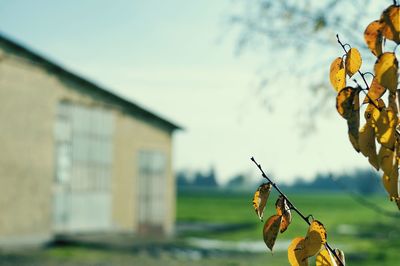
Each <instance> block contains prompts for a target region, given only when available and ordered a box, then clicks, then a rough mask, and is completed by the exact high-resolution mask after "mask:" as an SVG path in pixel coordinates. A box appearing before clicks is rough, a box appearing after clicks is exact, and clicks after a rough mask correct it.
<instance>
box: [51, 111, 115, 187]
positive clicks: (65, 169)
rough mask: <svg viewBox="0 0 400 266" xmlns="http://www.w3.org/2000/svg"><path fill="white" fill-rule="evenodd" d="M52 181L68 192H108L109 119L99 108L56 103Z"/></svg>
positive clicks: (111, 132)
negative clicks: (54, 173)
mask: <svg viewBox="0 0 400 266" xmlns="http://www.w3.org/2000/svg"><path fill="white" fill-rule="evenodd" d="M56 123H57V124H56V129H55V135H56V145H57V152H56V153H57V156H56V157H57V158H56V163H57V171H56V181H57V182H58V183H65V184H66V185H68V186H69V189H70V190H72V191H102V190H109V189H110V180H111V174H112V173H111V170H112V157H113V154H112V153H113V149H112V141H113V116H112V114H111V113H110V112H108V111H106V110H103V109H101V108H94V107H85V106H79V105H73V104H69V103H60V104H59V108H58V116H57V122H56Z"/></svg>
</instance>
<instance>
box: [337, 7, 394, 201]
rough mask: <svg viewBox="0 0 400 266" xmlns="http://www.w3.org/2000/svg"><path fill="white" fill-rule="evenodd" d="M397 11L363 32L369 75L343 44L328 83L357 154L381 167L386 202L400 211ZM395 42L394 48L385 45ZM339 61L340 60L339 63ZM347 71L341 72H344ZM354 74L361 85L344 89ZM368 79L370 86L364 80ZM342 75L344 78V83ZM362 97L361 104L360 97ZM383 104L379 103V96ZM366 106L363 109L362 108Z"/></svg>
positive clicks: (354, 52)
mask: <svg viewBox="0 0 400 266" xmlns="http://www.w3.org/2000/svg"><path fill="white" fill-rule="evenodd" d="M399 13H400V7H399V6H398V5H396V4H393V5H391V6H389V7H388V8H386V9H385V10H384V11H383V12H382V15H381V17H380V19H379V20H375V21H372V22H371V23H370V24H369V25H368V26H367V27H366V29H365V31H364V39H365V42H366V44H367V46H368V48H369V49H370V51H371V52H372V54H373V55H374V56H376V57H377V59H376V61H375V65H374V70H373V71H374V74H372V73H369V72H368V73H363V72H361V71H360V67H361V65H362V59H361V55H360V53H359V52H358V49H357V48H350V49H349V50H347V49H346V47H347V46H349V47H350V45H348V44H342V42H341V41H340V39H339V36H337V40H338V43H339V44H340V45H341V47H342V48H343V50H344V52H345V54H344V55H343V56H342V57H338V58H336V59H334V61H333V62H332V64H331V67H330V81H331V84H332V86H333V88H334V89H335V91H336V92H337V93H338V94H337V97H336V109H337V111H338V113H339V114H340V115H341V116H342V117H343V118H344V119H345V120H346V121H347V125H348V136H349V140H350V142H351V144H352V145H353V147H354V149H355V150H356V151H357V152H361V153H362V154H363V155H364V156H365V157H367V158H368V161H369V163H370V164H371V165H372V166H373V167H374V168H375V169H376V170H379V169H381V170H382V172H383V174H382V183H383V186H384V188H385V189H386V191H387V193H388V194H389V199H390V200H391V201H394V202H395V203H396V204H397V206H398V208H399V209H400V196H399V192H398V178H399V172H398V169H399V167H398V165H399V162H400V132H399V130H398V129H399V108H398V105H399V100H400V94H399V93H398V90H399V83H398V60H397V58H396V53H395V51H396V48H397V47H398V46H399V44H400V15H399ZM390 42H394V43H395V46H394V50H393V51H391V50H389V49H388V48H387V47H388V44H390ZM343 58H345V60H344V62H343ZM344 73H346V74H344ZM355 73H358V74H359V75H360V76H361V78H362V80H363V82H364V83H365V87H362V86H361V85H360V84H358V82H356V86H349V85H347V83H348V80H349V79H350V78H352V76H353V75H354V74H355ZM367 74H371V75H373V79H372V81H371V83H370V84H369V83H368V82H367V81H366V79H365V76H366V75H367ZM346 76H347V77H348V78H347V79H346ZM361 93H363V94H364V99H363V100H362V101H360V94H361ZM385 95H386V96H387V100H386V101H384V96H385ZM364 106H366V107H364ZM362 108H365V111H364V118H365V119H364V122H363V123H364V124H363V125H362V127H361V128H360V123H361V122H362V121H361V120H360V110H361V109H362Z"/></svg>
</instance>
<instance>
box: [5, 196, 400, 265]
mask: <svg viewBox="0 0 400 266" xmlns="http://www.w3.org/2000/svg"><path fill="white" fill-rule="evenodd" d="M287 196H289V198H290V199H291V200H292V201H293V203H294V204H295V205H296V206H297V207H298V208H299V209H300V210H301V211H302V212H303V213H304V214H305V215H309V214H312V215H313V217H315V218H316V219H318V220H320V221H321V222H322V223H324V225H325V227H326V229H327V233H328V242H329V243H330V245H331V246H333V247H338V248H340V249H342V250H343V251H344V252H345V254H346V263H347V265H350V266H354V265H363V266H369V265H371V266H372V265H387V266H389V265H390V266H393V265H400V252H399V251H400V216H399V215H398V213H399V214H400V212H399V211H398V210H397V207H395V205H394V204H393V203H392V202H389V201H388V200H387V199H386V197H385V196H383V195H377V196H373V197H371V196H368V197H366V198H365V199H366V200H368V202H372V203H373V204H375V205H377V206H379V208H381V209H383V210H384V211H387V212H389V213H391V214H394V215H395V217H391V216H388V215H383V214H380V213H378V212H376V210H372V209H371V208H369V207H366V206H365V204H360V203H358V202H357V201H355V200H354V199H353V198H352V197H351V196H349V195H347V194H328V193H322V192H320V193H297V194H291V193H288V195H287ZM275 199H276V195H274V194H273V195H271V196H270V200H269V202H268V204H267V209H266V213H265V215H264V217H265V218H268V217H269V216H270V215H271V214H273V213H274V212H275V207H274V204H275ZM192 225H196V226H197V227H196V226H194V227H190V226H192ZM204 225H208V226H213V225H214V226H215V225H217V226H219V227H208V228H207V227H206V228H203V227H202V226H204ZM184 226H186V229H185V230H182V228H184ZM188 226H189V227H188ZM188 228H189V229H190V228H192V229H190V230H188ZM193 228H195V229H196V228H197V229H196V230H195V229H193ZM199 228H200V230H198V229H199ZM210 228H213V229H212V230H210ZM216 228H217V229H216ZM218 228H220V229H218ZM262 228H263V223H261V222H260V221H259V220H258V218H257V216H256V214H255V212H254V210H253V207H252V193H251V192H249V193H236V194H234V193H228V192H222V191H219V192H218V191H202V192H201V191H197V192H185V193H179V195H178V200H177V230H178V235H177V236H176V238H173V239H151V240H150V239H138V238H136V237H135V236H132V238H125V245H121V243H120V242H118V241H121V239H120V238H118V236H116V238H115V240H116V241H117V243H119V245H120V246H121V247H118V246H116V245H115V244H113V242H112V241H111V240H112V239H111V238H107V241H106V245H104V243H103V245H90V244H89V245H87V244H86V245H85V244H83V243H80V244H79V243H72V244H68V245H65V244H64V245H53V246H49V247H47V248H44V249H39V250H22V251H19V252H17V253H15V252H11V253H10V252H6V251H0V266H1V265H19V266H27V265H29V266H32V265H35V266H36V265H38V266H39V265H40V266H51V265H63V266H78V265H79V266H82V265H87V266H89V265H90V266H94V265H102V266H105V265H107V266H123V265H138V266H142V265H149V266H152V265H160V263H162V265H163V266H184V265H193V266H203V265H205V266H216V265H229V266H258V265H277V266H281V265H288V261H287V253H286V250H285V249H286V247H287V245H288V244H289V242H290V240H291V239H292V238H294V237H296V236H304V235H305V234H306V231H307V225H306V223H305V222H304V221H303V220H301V219H300V217H298V216H297V215H296V214H293V221H292V224H291V225H290V226H289V228H288V230H287V231H286V232H285V233H284V234H280V235H279V237H278V242H277V244H278V243H280V244H281V245H280V246H281V247H282V248H281V250H275V251H274V254H273V255H272V254H271V252H269V251H267V248H266V247H265V251H264V245H263V243H262V233H261V232H262ZM193 239H203V240H204V239H205V240H212V241H215V240H217V241H219V243H238V242H241V241H247V242H246V243H256V242H257V243H258V244H260V246H261V248H262V250H261V252H258V253H256V252H255V253H251V252H247V253H246V252H240V251H235V250H228V251H227V250H223V249H219V248H214V249H211V248H210V249H207V248H206V249H204V248H199V247H196V245H194V244H193V242H190V241H191V240H193ZM260 241H261V243H260ZM285 245H286V246H285ZM310 265H315V264H314V263H312V261H310Z"/></svg>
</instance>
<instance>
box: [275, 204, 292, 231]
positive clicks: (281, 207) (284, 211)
mask: <svg viewBox="0 0 400 266" xmlns="http://www.w3.org/2000/svg"><path fill="white" fill-rule="evenodd" d="M275 207H276V212H277V213H278V215H281V216H282V222H281V226H280V232H281V233H283V232H285V231H286V229H287V228H288V227H289V224H290V223H291V221H292V213H291V211H290V208H289V205H288V203H287V201H286V199H285V198H284V197H283V196H279V198H278V199H277V201H276V203H275Z"/></svg>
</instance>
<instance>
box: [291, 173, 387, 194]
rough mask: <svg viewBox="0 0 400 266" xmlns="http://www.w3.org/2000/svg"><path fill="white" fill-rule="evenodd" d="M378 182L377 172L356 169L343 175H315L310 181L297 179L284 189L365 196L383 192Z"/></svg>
mask: <svg viewBox="0 0 400 266" xmlns="http://www.w3.org/2000/svg"><path fill="white" fill-rule="evenodd" d="M379 182H380V176H379V174H378V172H376V171H373V170H369V169H368V170H367V169H358V170H355V171H354V172H352V173H345V174H332V173H326V174H317V175H316V177H315V178H314V179H313V180H312V181H305V180H304V179H302V178H297V179H296V181H295V182H294V183H293V184H292V185H286V187H287V188H289V189H296V190H324V191H332V192H334V191H338V192H339V191H353V192H358V193H361V194H364V195H367V194H373V193H380V192H383V190H382V186H381V185H379Z"/></svg>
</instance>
